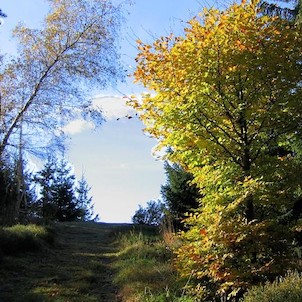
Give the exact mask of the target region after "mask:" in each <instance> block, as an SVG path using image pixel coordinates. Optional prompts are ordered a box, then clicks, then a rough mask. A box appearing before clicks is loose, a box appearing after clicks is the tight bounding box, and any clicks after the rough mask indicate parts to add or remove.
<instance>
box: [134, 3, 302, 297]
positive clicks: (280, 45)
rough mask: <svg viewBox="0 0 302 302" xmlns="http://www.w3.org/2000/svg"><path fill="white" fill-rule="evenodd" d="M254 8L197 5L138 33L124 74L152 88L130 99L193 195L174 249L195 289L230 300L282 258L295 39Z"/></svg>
mask: <svg viewBox="0 0 302 302" xmlns="http://www.w3.org/2000/svg"><path fill="white" fill-rule="evenodd" d="M257 7H258V2H257V1H252V2H249V3H245V1H243V2H242V3H241V4H234V5H232V6H231V7H230V8H229V9H227V10H225V11H219V10H215V9H210V10H205V11H204V12H203V13H202V14H201V16H200V18H198V17H196V18H194V19H192V20H191V21H189V22H188V24H189V26H188V28H186V29H185V35H184V37H174V36H173V35H171V36H169V37H163V38H160V39H158V40H156V41H155V42H154V43H153V45H148V44H143V43H142V42H141V41H138V43H139V50H140V52H139V54H138V56H137V62H138V65H137V69H136V72H135V77H136V80H137V81H139V82H141V83H143V84H144V85H145V87H147V88H149V89H150V90H152V91H153V92H152V93H150V94H147V95H145V96H144V97H143V100H142V101H138V100H136V99H135V98H133V99H132V105H133V106H134V107H135V108H137V110H138V111H139V112H140V113H141V119H142V120H143V122H144V123H145V125H146V131H147V132H149V133H150V134H151V135H153V136H154V137H156V138H157V139H159V141H160V143H159V148H161V147H167V146H168V147H171V148H172V150H173V152H171V155H170V160H172V161H175V162H177V163H180V164H181V165H182V166H183V167H184V168H185V169H186V170H187V171H189V172H191V173H193V175H194V180H195V183H196V184H197V185H198V186H199V187H200V190H201V193H202V195H203V196H204V197H203V199H202V207H200V210H199V211H197V212H196V214H195V215H192V216H191V217H189V218H188V219H187V223H188V226H189V231H188V232H185V233H183V234H182V236H181V237H182V240H183V245H182V247H181V249H180V250H179V251H178V252H177V260H178V261H177V265H178V267H179V269H180V272H181V273H182V275H183V276H184V277H188V278H189V276H191V277H190V280H195V281H196V282H197V283H198V284H199V286H198V287H196V288H198V291H199V294H200V295H206V296H207V295H208V294H209V293H210V292H213V291H214V292H216V295H217V296H219V297H220V296H221V295H223V296H225V297H228V299H232V298H231V297H233V296H238V295H240V293H241V292H242V291H244V290H245V289H246V288H247V287H248V286H249V285H251V284H255V283H258V282H260V281H265V280H267V279H269V278H271V277H274V276H276V275H279V274H282V273H283V272H284V271H286V270H287V269H288V268H289V267H290V265H291V264H292V263H293V262H291V261H292V260H291V259H290V258H291V256H292V255H293V253H292V249H293V248H294V247H295V239H294V236H293V235H294V234H293V230H294V229H295V228H296V223H294V222H293V216H294V215H293V213H292V210H293V208H294V207H295V205H297V203H298V200H299V199H300V198H301V195H302V194H301V177H300V176H301V171H302V162H301V149H300V148H299V147H297V146H298V144H299V143H300V142H301V133H302V123H301V118H302V104H301V101H302V98H301V97H302V64H301V54H302V53H301V50H302V36H301V33H300V31H299V30H298V29H296V28H295V26H294V25H292V24H289V23H288V21H285V20H282V19H280V18H277V17H269V16H263V15H261V14H259V13H258V8H257ZM296 216H297V215H296ZM296 216H295V218H297V217H296ZM219 299H220V298H219ZM219 301H220V300H219Z"/></svg>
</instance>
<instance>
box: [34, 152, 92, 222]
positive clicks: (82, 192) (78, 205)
mask: <svg viewBox="0 0 302 302" xmlns="http://www.w3.org/2000/svg"><path fill="white" fill-rule="evenodd" d="M35 179H36V182H37V183H38V184H39V187H40V194H41V198H40V200H39V204H40V210H41V213H40V215H41V216H42V217H43V218H44V219H47V220H58V221H74V220H88V219H90V218H91V216H92V204H91V201H92V198H90V197H89V196H88V192H89V190H90V188H89V187H88V184H87V182H86V180H85V179H84V177H83V176H82V178H81V180H80V182H79V184H78V187H76V185H75V176H74V175H73V174H72V173H71V167H70V165H69V164H68V163H67V162H66V161H65V160H64V159H61V160H57V159H56V158H49V159H48V161H47V162H46V163H45V166H44V168H43V169H42V170H41V171H40V172H38V173H37V175H36V177H35Z"/></svg>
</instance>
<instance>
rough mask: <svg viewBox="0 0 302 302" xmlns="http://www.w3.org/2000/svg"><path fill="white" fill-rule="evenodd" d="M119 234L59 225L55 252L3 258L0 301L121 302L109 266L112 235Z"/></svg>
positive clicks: (107, 228) (106, 228)
mask: <svg viewBox="0 0 302 302" xmlns="http://www.w3.org/2000/svg"><path fill="white" fill-rule="evenodd" d="M124 228H126V229H127V227H126V226H125V227H124ZM121 229H123V226H122V225H116V224H96V223H79V222H77V223H64V224H58V226H57V232H58V237H57V244H56V245H55V247H54V248H51V249H47V250H45V251H43V252H41V253H28V254H25V255H22V256H18V257H12V258H10V257H8V258H5V259H4V261H3V263H2V264H1V266H0V302H21V301H22V302H44V301H46V302H48V301H60V302H92V301H95V302H119V301H121V299H120V297H119V296H118V290H117V288H116V287H115V285H114V284H113V282H112V278H113V271H112V267H111V264H112V262H113V261H114V252H115V251H116V247H115V246H114V234H115V233H116V232H118V231H119V230H121Z"/></svg>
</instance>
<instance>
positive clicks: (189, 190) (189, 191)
mask: <svg viewBox="0 0 302 302" xmlns="http://www.w3.org/2000/svg"><path fill="white" fill-rule="evenodd" d="M165 170H166V176H167V183H166V184H165V185H162V187H161V196H162V199H163V201H164V203H165V205H166V207H167V211H168V212H169V215H170V216H171V218H172V220H173V224H174V227H175V228H176V229H178V228H181V227H182V224H181V221H182V220H183V219H184V218H185V217H186V215H187V214H188V213H192V212H194V210H195V209H196V208H197V207H198V206H199V199H200V198H201V194H200V192H199V189H198V187H197V186H196V185H195V184H193V183H192V181H193V179H194V177H193V175H192V174H190V173H188V172H186V171H185V170H184V169H183V168H181V167H180V166H179V165H176V164H173V165H170V164H169V163H168V162H165Z"/></svg>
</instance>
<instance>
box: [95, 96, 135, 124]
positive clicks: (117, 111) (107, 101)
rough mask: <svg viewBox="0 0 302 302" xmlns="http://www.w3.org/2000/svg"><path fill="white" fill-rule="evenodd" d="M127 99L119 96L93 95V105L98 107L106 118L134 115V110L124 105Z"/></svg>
mask: <svg viewBox="0 0 302 302" xmlns="http://www.w3.org/2000/svg"><path fill="white" fill-rule="evenodd" d="M126 102H127V99H125V98H123V97H120V96H102V95H100V96H95V97H94V99H93V105H94V106H96V107H100V108H101V109H102V111H103V115H104V116H105V118H106V119H107V120H112V119H117V118H123V117H125V116H128V115H130V116H131V115H134V114H135V111H134V110H133V109H132V108H131V107H130V106H127V105H126Z"/></svg>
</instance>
